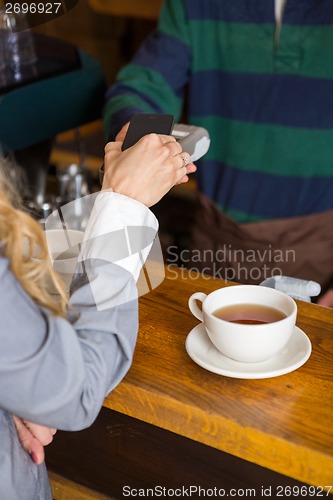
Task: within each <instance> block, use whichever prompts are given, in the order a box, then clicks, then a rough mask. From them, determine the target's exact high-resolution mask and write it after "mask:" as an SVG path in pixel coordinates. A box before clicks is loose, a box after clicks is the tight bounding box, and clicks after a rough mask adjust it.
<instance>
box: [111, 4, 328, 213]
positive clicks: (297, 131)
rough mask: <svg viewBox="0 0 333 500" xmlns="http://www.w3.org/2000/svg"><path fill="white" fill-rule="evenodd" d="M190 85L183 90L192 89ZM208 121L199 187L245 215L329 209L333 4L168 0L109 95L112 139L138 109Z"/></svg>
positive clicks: (230, 210)
mask: <svg viewBox="0 0 333 500" xmlns="http://www.w3.org/2000/svg"><path fill="white" fill-rule="evenodd" d="M185 89H186V91H185ZM185 94H186V96H187V99H188V102H187V110H188V120H189V122H190V123H192V124H194V125H199V126H203V127H205V128H207V129H208V131H209V133H210V136H211V148H210V150H209V152H208V153H207V155H206V156H205V157H204V158H203V159H202V160H200V161H198V162H197V166H198V172H197V180H198V185H199V189H200V191H201V192H203V193H204V194H206V195H207V196H209V197H210V198H212V199H213V200H214V201H215V202H216V203H217V204H218V205H219V206H220V207H221V209H222V210H224V211H225V213H227V214H228V215H229V216H231V217H233V218H234V219H236V220H237V221H239V222H250V221H256V220H265V219H276V218H284V217H288V216H297V215H306V214H310V213H315V212H321V211H325V210H329V209H332V208H333V1H332V0H302V1H300V0H287V2H286V5H285V8H284V13H283V21H282V26H281V30H277V25H276V22H275V12H274V0H232V1H230V0H166V1H165V2H164V5H163V8H162V12H161V17H160V21H159V25H158V29H157V30H156V32H154V33H152V34H151V35H150V36H149V37H148V38H147V40H146V41H145V43H144V44H143V46H142V47H141V49H140V50H139V51H138V53H137V54H136V55H135V57H134V58H133V60H132V61H131V63H130V64H128V65H127V66H125V67H124V68H123V69H122V70H121V71H120V73H119V75H118V77H117V81H116V83H115V84H114V85H113V86H112V87H111V88H110V90H109V92H108V100H107V103H106V108H105V126H106V130H107V132H108V133H109V134H111V137H114V135H115V133H116V132H118V131H119V130H120V128H121V126H122V125H123V124H124V123H126V122H127V121H128V120H129V119H130V117H131V115H132V114H133V113H137V112H156V113H172V114H174V115H175V117H176V120H179V117H180V116H181V115H182V112H183V104H184V95H185Z"/></svg>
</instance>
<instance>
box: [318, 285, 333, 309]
mask: <svg viewBox="0 0 333 500" xmlns="http://www.w3.org/2000/svg"><path fill="white" fill-rule="evenodd" d="M317 304H319V305H320V306H325V307H333V289H331V290H328V291H327V292H326V293H324V295H323V296H322V297H320V299H319V300H318V302H317Z"/></svg>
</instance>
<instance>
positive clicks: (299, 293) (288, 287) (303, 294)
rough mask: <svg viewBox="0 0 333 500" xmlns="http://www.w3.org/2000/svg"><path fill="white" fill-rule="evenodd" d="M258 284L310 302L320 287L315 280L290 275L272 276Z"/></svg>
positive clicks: (317, 293)
mask: <svg viewBox="0 0 333 500" xmlns="http://www.w3.org/2000/svg"><path fill="white" fill-rule="evenodd" d="M260 285H261V286H267V287H269V288H275V289H276V290H280V292H284V293H286V294H287V295H289V296H290V297H292V298H293V299H298V300H304V301H305V302H311V297H317V296H318V295H319V294H320V291H321V287H320V285H319V283H317V282H316V281H307V280H302V279H299V278H292V277H290V276H272V277H271V278H267V279H265V280H264V281H262V282H261V283H260Z"/></svg>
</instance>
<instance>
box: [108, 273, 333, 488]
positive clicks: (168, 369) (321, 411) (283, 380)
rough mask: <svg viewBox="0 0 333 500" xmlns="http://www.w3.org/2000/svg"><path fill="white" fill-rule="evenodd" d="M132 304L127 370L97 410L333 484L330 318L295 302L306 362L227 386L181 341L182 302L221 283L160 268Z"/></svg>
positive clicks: (187, 326) (186, 319)
mask: <svg viewBox="0 0 333 500" xmlns="http://www.w3.org/2000/svg"><path fill="white" fill-rule="evenodd" d="M166 273H167V277H166V279H165V280H164V282H163V283H162V284H161V285H160V286H159V287H158V288H157V289H155V290H153V291H152V292H150V293H149V294H148V295H146V296H144V297H141V298H140V329H139V336H138V342H137V347H136V351H135V355H134V361H133V365H132V367H131V369H130V371H129V373H128V374H127V376H126V377H125V379H124V380H123V382H122V383H121V384H120V385H119V386H118V387H117V388H116V389H115V390H114V391H113V392H112V393H111V394H110V395H109V396H108V397H107V398H106V399H105V402H104V406H105V407H106V408H110V409H113V410H116V411H118V412H120V413H123V414H126V415H128V416H131V417H134V418H137V419H140V420H143V421H144V422H147V423H150V424H153V425H155V426H158V427H161V428H163V429H166V430H169V431H172V432H174V433H177V434H179V435H180V436H184V437H187V438H190V439H192V440H194V441H197V442H199V443H203V444H205V445H208V446H210V447H213V448H216V449H218V450H221V451H223V452H226V453H229V454H231V455H234V456H235V457H239V458H241V459H245V460H247V461H249V462H252V463H254V464H258V465H261V466H263V467H266V468H268V469H270V470H272V471H275V472H278V473H280V474H285V475H288V476H290V477H292V478H294V479H297V480H299V481H302V482H305V483H308V484H311V485H316V486H324V487H329V486H330V485H332V483H333V425H332V423H333V310H331V309H327V308H324V307H320V306H316V305H312V304H307V303H305V302H298V320H297V325H298V326H299V327H300V328H301V329H302V330H303V331H304V332H306V334H307V335H308V337H309V338H310V340H311V343H312V354H311V357H310V359H309V360H308V361H307V363H306V364H305V365H303V366H302V367H301V368H299V369H298V370H296V371H294V372H292V373H289V374H286V375H283V376H279V377H275V378H269V379H262V380H242V379H233V378H228V377H224V376H220V375H216V374H214V373H211V372H209V371H207V370H204V369H203V368H201V367H199V366H198V365H197V364H195V363H194V362H193V361H192V360H191V359H190V358H189V356H188V355H187V353H186V351H185V339H186V336H187V334H188V333H189V332H190V330H191V329H192V328H193V327H194V326H195V325H196V324H197V323H198V321H197V320H196V319H195V318H194V317H193V316H192V315H191V313H190V312H189V310H188V306H187V302H188V298H189V297H190V295H191V294H192V293H194V292H196V291H203V292H205V293H209V292H210V291H213V290H215V289H217V288H220V287H223V286H229V285H230V283H229V284H227V283H225V282H224V281H221V280H218V279H213V278H208V277H202V276H199V275H197V274H195V273H188V272H187V271H185V270H184V269H177V268H170V269H166Z"/></svg>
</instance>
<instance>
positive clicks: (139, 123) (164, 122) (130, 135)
mask: <svg viewBox="0 0 333 500" xmlns="http://www.w3.org/2000/svg"><path fill="white" fill-rule="evenodd" d="M173 124H174V116H173V115H157V114H149V113H141V114H137V115H133V116H132V118H131V120H130V124H129V127H128V130H127V133H126V136H125V139H124V142H123V145H122V148H121V149H122V151H125V149H127V148H130V147H131V146H133V145H134V144H135V143H136V142H138V140H139V139H141V137H143V136H144V135H147V134H152V133H156V134H165V135H171V132H172V129H173ZM103 176H104V163H103V165H102V167H101V169H100V171H99V181H100V184H101V185H102V183H103Z"/></svg>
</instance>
